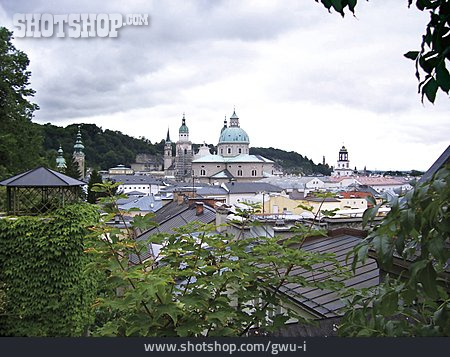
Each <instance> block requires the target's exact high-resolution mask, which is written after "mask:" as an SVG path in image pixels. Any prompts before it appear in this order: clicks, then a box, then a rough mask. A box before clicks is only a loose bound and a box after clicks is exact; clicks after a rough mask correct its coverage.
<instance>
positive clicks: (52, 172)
mask: <svg viewBox="0 0 450 357" xmlns="http://www.w3.org/2000/svg"><path fill="white" fill-rule="evenodd" d="M41 167H43V166H41ZM43 168H44V169H45V170H46V171H48V172H50V173H51V174H52V175H53V176H55V177H56V178H57V179H58V180H60V181H62V182H64V183H65V184H66V185H67V186H68V185H69V182H67V181H66V180H64V179H63V178H62V177H59V176H58V175H57V174H56V171H53V170H51V169H48V168H46V167H43ZM63 175H64V174H63ZM64 176H67V175H64ZM67 177H70V176H67ZM71 178H73V177H71ZM75 180H77V179H75Z"/></svg>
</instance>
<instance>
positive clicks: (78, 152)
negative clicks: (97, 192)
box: [73, 125, 85, 180]
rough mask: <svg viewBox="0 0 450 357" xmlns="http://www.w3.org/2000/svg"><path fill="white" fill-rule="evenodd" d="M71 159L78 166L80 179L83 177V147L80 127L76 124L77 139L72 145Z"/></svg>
mask: <svg viewBox="0 0 450 357" xmlns="http://www.w3.org/2000/svg"><path fill="white" fill-rule="evenodd" d="M73 149H74V151H73V159H74V161H75V162H76V163H77V164H78V168H79V170H80V173H81V176H80V180H82V179H84V172H85V171H84V169H85V167H84V159H85V155H84V152H83V149H84V145H83V142H82V141H81V127H80V126H79V125H78V133H77V140H76V142H75V145H74V146H73Z"/></svg>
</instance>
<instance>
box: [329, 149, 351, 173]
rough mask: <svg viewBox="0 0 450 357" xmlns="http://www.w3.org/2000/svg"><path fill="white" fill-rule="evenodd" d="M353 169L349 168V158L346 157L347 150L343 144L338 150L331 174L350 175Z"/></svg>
mask: <svg viewBox="0 0 450 357" xmlns="http://www.w3.org/2000/svg"><path fill="white" fill-rule="evenodd" d="M352 174H353V170H352V169H351V168H350V160H349V159H348V151H347V149H346V148H345V146H344V145H342V147H341V150H339V156H338V161H337V164H336V167H335V168H334V171H333V174H332V175H333V176H351V175H352Z"/></svg>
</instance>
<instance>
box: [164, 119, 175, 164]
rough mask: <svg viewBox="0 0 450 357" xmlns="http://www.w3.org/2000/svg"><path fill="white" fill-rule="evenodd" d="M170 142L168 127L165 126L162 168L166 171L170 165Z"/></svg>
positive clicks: (171, 161) (171, 160)
mask: <svg viewBox="0 0 450 357" xmlns="http://www.w3.org/2000/svg"><path fill="white" fill-rule="evenodd" d="M172 163H173V157H172V142H171V141H170V134H169V129H168V128H167V137H166V143H165V145H164V170H165V171H167V170H168V169H169V167H170V166H172Z"/></svg>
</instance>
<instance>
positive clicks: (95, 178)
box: [87, 170, 102, 203]
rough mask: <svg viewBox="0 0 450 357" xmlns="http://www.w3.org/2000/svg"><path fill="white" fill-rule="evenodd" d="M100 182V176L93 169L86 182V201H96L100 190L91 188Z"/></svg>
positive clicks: (99, 195)
mask: <svg viewBox="0 0 450 357" xmlns="http://www.w3.org/2000/svg"><path fill="white" fill-rule="evenodd" d="M98 183H102V177H101V176H100V174H99V173H98V171H97V170H93V171H92V173H91V177H90V179H89V183H88V188H87V190H88V192H87V201H88V202H89V203H97V200H98V198H99V197H101V193H100V192H95V191H93V190H92V188H93V187H94V185H95V184H98Z"/></svg>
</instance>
